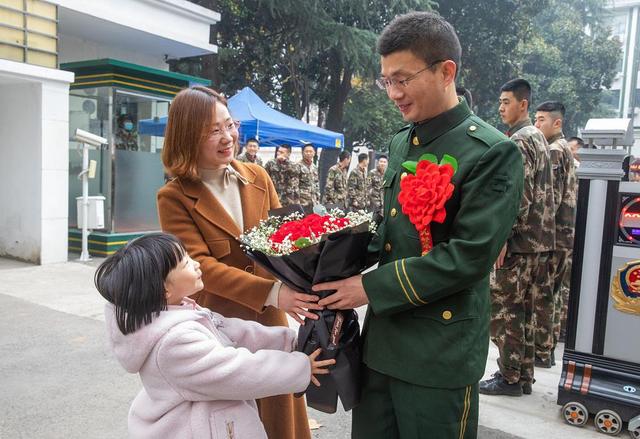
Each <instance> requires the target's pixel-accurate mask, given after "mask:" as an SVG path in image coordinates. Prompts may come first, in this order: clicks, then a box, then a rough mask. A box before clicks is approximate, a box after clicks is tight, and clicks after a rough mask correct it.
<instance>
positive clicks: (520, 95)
mask: <svg viewBox="0 0 640 439" xmlns="http://www.w3.org/2000/svg"><path fill="white" fill-rule="evenodd" d="M500 91H501V92H502V91H510V92H511V93H513V95H514V96H515V97H516V99H517V100H519V101H522V100H524V99H526V100H527V102H529V104H531V95H532V93H531V84H529V81H527V80H526V79H522V78H516V79H512V80H511V81H507V82H505V83H504V84H503V85H502V87H500Z"/></svg>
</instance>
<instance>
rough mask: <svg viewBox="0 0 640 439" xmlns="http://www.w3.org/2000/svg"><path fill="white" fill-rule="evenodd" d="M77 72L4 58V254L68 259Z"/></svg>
mask: <svg viewBox="0 0 640 439" xmlns="http://www.w3.org/2000/svg"><path fill="white" fill-rule="evenodd" d="M72 81H73V74H72V73H68V72H61V71H59V70H54V69H48V68H44V67H38V66H32V65H28V64H22V63H15V62H12V61H6V60H0V175H2V182H3V184H2V186H0V206H1V207H0V256H9V257H13V258H18V259H22V260H26V261H30V262H35V263H40V264H48V263H52V262H63V261H66V260H67V241H68V210H67V209H68V207H67V206H68V201H67V200H68V192H69V190H68V168H69V141H68V139H69V83H71V82H72Z"/></svg>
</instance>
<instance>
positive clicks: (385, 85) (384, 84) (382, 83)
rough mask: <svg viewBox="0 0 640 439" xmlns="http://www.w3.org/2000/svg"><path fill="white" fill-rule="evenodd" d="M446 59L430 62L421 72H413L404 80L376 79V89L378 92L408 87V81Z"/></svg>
mask: <svg viewBox="0 0 640 439" xmlns="http://www.w3.org/2000/svg"><path fill="white" fill-rule="evenodd" d="M445 61H446V59H439V60H437V61H434V62H432V63H431V64H429V65H428V66H427V67H425V68H424V69H422V70H418V71H417V72H415V73H414V74H413V75H411V76H409V77H408V78H405V79H400V80H398V79H389V78H378V79H376V85H377V86H378V88H379V89H380V90H387V89H389V88H391V87H396V86H398V85H400V86H402V88H406V87H408V86H409V81H412V80H414V79H416V77H417V76H418V75H419V74H420V73H422V72H424V71H425V70H428V69H430V68H431V67H433V66H435V65H436V64H440V63H441V62H445Z"/></svg>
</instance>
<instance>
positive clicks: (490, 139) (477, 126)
mask: <svg viewBox="0 0 640 439" xmlns="http://www.w3.org/2000/svg"><path fill="white" fill-rule="evenodd" d="M470 122H471V124H470V125H469V126H468V127H467V135H469V136H471V137H473V138H474V139H478V140H480V141H481V142H482V143H484V144H485V145H487V146H493V145H495V144H496V143H500V142H504V141H505V140H508V137H507V136H505V135H504V134H503V133H501V132H500V131H498V130H497V129H495V128H494V127H492V126H491V125H489V124H488V123H486V122H485V121H483V120H482V119H480V118H479V117H477V116H472V117H471V118H470Z"/></svg>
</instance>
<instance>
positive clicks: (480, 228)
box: [363, 101, 523, 388]
mask: <svg viewBox="0 0 640 439" xmlns="http://www.w3.org/2000/svg"><path fill="white" fill-rule="evenodd" d="M389 151H390V157H389V167H388V169H387V171H386V173H385V176H384V180H383V188H384V221H383V222H382V224H381V225H380V228H379V229H378V236H377V238H376V240H375V241H374V243H372V250H373V251H378V250H379V266H378V268H377V269H375V270H373V271H371V272H369V273H366V274H364V275H363V284H364V289H365V291H366V293H367V296H368V298H369V310H368V313H367V317H366V319H365V324H364V329H363V334H364V362H365V363H366V364H367V366H368V367H369V368H371V369H373V370H376V371H378V372H381V373H384V374H387V375H390V376H392V377H394V378H397V379H400V380H403V381H407V382H409V383H413V384H418V385H423V386H429V387H438V388H460V387H464V386H467V385H470V384H473V383H476V382H477V381H478V380H479V379H480V378H481V377H482V375H483V373H484V369H485V362H486V358H487V350H488V345H489V319H490V298H489V272H490V270H491V269H492V266H493V264H494V262H495V260H496V258H497V256H498V254H499V252H500V250H501V248H502V246H503V245H504V243H505V241H506V239H507V237H508V235H509V233H510V231H511V227H512V225H513V223H514V221H515V219H516V216H517V214H518V208H519V206H520V198H521V196H522V188H523V165H522V156H521V154H520V151H519V150H518V148H517V146H516V145H515V144H514V143H513V142H511V141H510V140H509V139H507V137H505V136H504V135H503V134H502V133H500V132H499V131H497V130H496V129H495V128H493V127H491V126H490V125H488V124H487V123H485V122H484V121H482V120H481V119H480V118H478V117H477V116H475V115H473V114H472V113H471V111H470V110H469V107H468V106H467V104H466V103H465V102H464V101H461V102H460V103H459V104H458V105H457V106H456V107H454V108H453V109H451V110H449V111H447V112H445V113H443V114H441V115H439V116H437V117H435V118H434V119H431V120H429V121H427V122H425V123H423V124H420V125H415V124H414V125H410V126H406V127H405V128H403V129H402V130H400V131H399V132H398V133H397V134H396V135H395V136H394V138H393V140H392V141H391V144H390V147H389ZM425 153H431V154H435V155H436V156H437V157H438V160H441V159H442V156H443V155H444V154H449V155H451V156H453V157H455V158H456V159H457V161H458V170H457V172H456V173H455V175H454V176H453V178H452V183H453V184H454V185H455V190H454V192H453V195H452V197H451V198H450V199H449V201H448V202H447V203H446V205H445V207H446V211H447V216H446V219H445V221H444V223H442V224H438V223H432V224H431V233H432V237H433V249H432V250H431V251H430V252H429V253H428V254H427V255H425V256H421V247H420V241H419V237H418V232H417V231H416V228H415V226H414V225H413V224H412V223H411V222H410V221H409V217H408V216H407V215H405V214H403V213H402V210H401V206H400V204H399V202H398V193H399V192H400V180H401V179H402V178H403V174H404V173H405V172H406V171H405V170H404V169H403V168H402V163H403V162H404V161H406V160H417V159H418V158H419V157H420V156H421V155H422V154H425Z"/></svg>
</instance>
